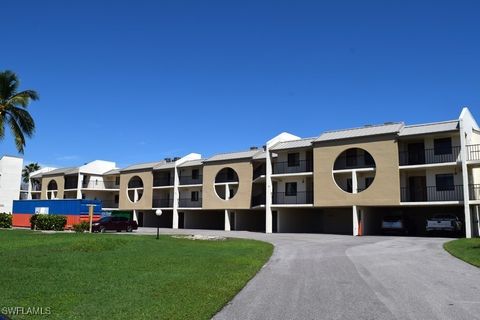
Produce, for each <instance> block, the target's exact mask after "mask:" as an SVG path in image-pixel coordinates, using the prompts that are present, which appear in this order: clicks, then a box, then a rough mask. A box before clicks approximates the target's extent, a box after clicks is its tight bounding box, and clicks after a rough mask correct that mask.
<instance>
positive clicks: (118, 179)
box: [115, 177, 120, 186]
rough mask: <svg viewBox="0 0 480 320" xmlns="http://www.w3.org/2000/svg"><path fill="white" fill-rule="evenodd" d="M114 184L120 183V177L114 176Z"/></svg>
mask: <svg viewBox="0 0 480 320" xmlns="http://www.w3.org/2000/svg"><path fill="white" fill-rule="evenodd" d="M115 185H116V186H119V185H120V177H115Z"/></svg>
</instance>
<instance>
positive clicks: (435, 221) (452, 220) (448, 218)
mask: <svg viewBox="0 0 480 320" xmlns="http://www.w3.org/2000/svg"><path fill="white" fill-rule="evenodd" d="M426 229H427V232H434V231H447V232H452V233H457V232H461V231H462V221H460V219H459V218H458V217H457V216H456V215H454V214H437V215H434V216H433V217H430V218H428V219H427V226H426Z"/></svg>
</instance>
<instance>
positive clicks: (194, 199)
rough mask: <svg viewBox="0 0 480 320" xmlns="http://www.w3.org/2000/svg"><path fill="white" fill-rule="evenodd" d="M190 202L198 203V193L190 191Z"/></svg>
mask: <svg viewBox="0 0 480 320" xmlns="http://www.w3.org/2000/svg"><path fill="white" fill-rule="evenodd" d="M190 200H191V201H198V191H192V193H191V194H190Z"/></svg>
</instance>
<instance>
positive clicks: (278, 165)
mask: <svg viewBox="0 0 480 320" xmlns="http://www.w3.org/2000/svg"><path fill="white" fill-rule="evenodd" d="M312 169H313V162H312V161H311V160H300V161H298V162H296V163H289V162H288V161H283V162H275V163H273V164H272V173H273V174H289V173H302V172H312Z"/></svg>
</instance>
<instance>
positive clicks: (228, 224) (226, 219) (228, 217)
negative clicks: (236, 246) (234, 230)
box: [225, 209, 230, 231]
mask: <svg viewBox="0 0 480 320" xmlns="http://www.w3.org/2000/svg"><path fill="white" fill-rule="evenodd" d="M225 231H230V212H229V211H228V210H227V209H225Z"/></svg>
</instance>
